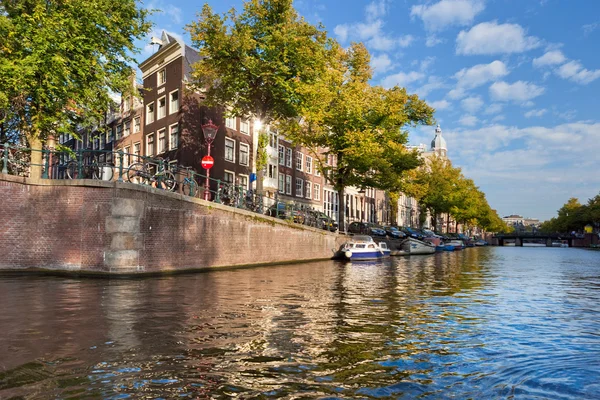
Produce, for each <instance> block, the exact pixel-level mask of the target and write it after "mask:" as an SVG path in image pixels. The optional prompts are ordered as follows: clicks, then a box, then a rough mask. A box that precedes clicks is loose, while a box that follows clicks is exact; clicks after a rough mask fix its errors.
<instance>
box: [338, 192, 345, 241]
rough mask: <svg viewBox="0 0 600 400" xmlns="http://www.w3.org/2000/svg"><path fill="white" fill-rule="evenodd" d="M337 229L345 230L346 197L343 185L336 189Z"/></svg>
mask: <svg viewBox="0 0 600 400" xmlns="http://www.w3.org/2000/svg"><path fill="white" fill-rule="evenodd" d="M338 231H339V232H345V231H346V197H345V196H344V188H343V187H342V188H341V189H339V190H338Z"/></svg>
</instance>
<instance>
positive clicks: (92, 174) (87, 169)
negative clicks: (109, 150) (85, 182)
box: [64, 154, 114, 181]
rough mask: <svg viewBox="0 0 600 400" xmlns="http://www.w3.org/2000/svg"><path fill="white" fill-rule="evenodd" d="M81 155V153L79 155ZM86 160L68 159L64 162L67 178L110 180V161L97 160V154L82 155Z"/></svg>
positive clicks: (111, 173)
mask: <svg viewBox="0 0 600 400" xmlns="http://www.w3.org/2000/svg"><path fill="white" fill-rule="evenodd" d="M80 157H81V155H80ZM83 159H85V160H86V161H87V162H84V161H82V159H79V160H70V161H68V162H67V163H66V165H65V167H64V169H65V171H66V175H67V178H68V179H102V180H105V181H110V180H112V178H113V176H114V169H113V166H112V164H111V163H108V162H100V161H98V155H97V154H91V155H90V156H87V157H83Z"/></svg>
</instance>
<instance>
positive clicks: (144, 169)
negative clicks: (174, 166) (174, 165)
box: [127, 159, 177, 192]
mask: <svg viewBox="0 0 600 400" xmlns="http://www.w3.org/2000/svg"><path fill="white" fill-rule="evenodd" d="M168 165H169V160H168V159H167V160H159V162H158V164H156V163H150V162H135V163H133V164H131V165H130V166H129V168H127V181H128V182H131V183H137V184H142V185H149V186H152V187H156V188H159V189H163V190H168V191H170V192H172V191H173V190H175V187H176V186H177V180H176V179H175V175H173V173H172V172H171V171H169V170H168V169H167V166H168Z"/></svg>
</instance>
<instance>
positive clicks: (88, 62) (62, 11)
mask: <svg viewBox="0 0 600 400" xmlns="http://www.w3.org/2000/svg"><path fill="white" fill-rule="evenodd" d="M147 15H148V11H146V10H143V9H139V8H138V5H137V2H136V1H135V0H122V1H117V2H114V1H108V0H68V1H42V0H29V1H2V2H1V3H0V38H2V39H1V41H0V123H2V124H3V125H4V126H10V127H11V129H13V130H16V131H17V132H18V135H19V136H20V139H21V140H22V141H24V140H23V139H26V141H27V143H28V144H29V145H30V146H31V147H32V148H35V149H41V146H42V144H43V143H44V141H45V139H46V138H47V136H48V135H50V134H54V135H56V134H59V133H62V132H68V133H71V134H74V133H75V129H74V128H75V127H76V126H82V125H85V124H91V123H93V122H94V121H98V120H100V119H101V118H102V115H103V114H104V112H105V110H106V109H107V107H108V104H109V103H110V94H111V92H112V93H123V92H125V91H127V89H128V88H131V84H130V79H129V77H130V75H131V67H130V66H129V64H130V63H132V62H134V61H135V60H134V59H133V58H132V54H133V53H135V52H136V48H135V46H134V44H133V43H134V41H135V40H136V39H141V38H142V37H143V36H144V35H145V34H146V33H147V32H148V31H149V29H150V27H151V26H150V24H149V22H148V21H147V19H146V18H147ZM36 163H38V164H41V153H39V152H34V153H33V154H32V164H36Z"/></svg>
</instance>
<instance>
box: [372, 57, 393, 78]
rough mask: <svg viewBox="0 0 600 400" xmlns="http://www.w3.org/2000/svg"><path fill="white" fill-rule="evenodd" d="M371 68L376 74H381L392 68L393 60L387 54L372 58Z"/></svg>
mask: <svg viewBox="0 0 600 400" xmlns="http://www.w3.org/2000/svg"><path fill="white" fill-rule="evenodd" d="M371 67H372V68H373V70H374V72H375V73H376V74H381V73H384V72H386V71H388V70H389V69H390V68H391V67H392V60H391V59H390V57H389V56H388V55H387V54H381V55H378V56H376V57H373V58H371Z"/></svg>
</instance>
